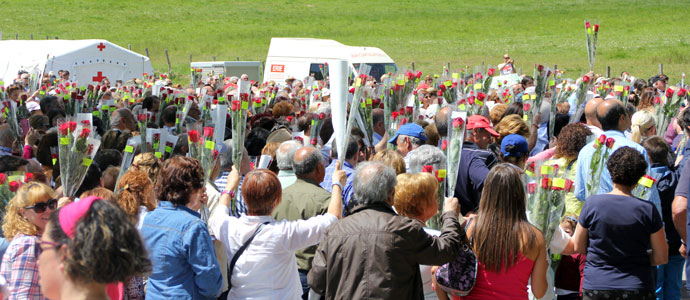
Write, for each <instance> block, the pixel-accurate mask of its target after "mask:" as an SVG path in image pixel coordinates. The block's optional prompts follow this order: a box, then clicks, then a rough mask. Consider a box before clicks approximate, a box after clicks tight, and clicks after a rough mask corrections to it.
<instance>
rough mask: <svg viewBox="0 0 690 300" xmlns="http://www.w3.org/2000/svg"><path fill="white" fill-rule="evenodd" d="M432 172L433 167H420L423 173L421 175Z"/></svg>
mask: <svg viewBox="0 0 690 300" xmlns="http://www.w3.org/2000/svg"><path fill="white" fill-rule="evenodd" d="M433 171H434V167H433V166H423V167H422V172H423V173H431V172H433Z"/></svg>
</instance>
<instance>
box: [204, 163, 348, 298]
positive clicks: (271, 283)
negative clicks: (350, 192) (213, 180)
mask: <svg viewBox="0 0 690 300" xmlns="http://www.w3.org/2000/svg"><path fill="white" fill-rule="evenodd" d="M317 155H318V153H317ZM336 165H338V164H337V163H336ZM346 179H347V176H346V174H345V172H344V171H342V170H340V167H336V171H335V172H333V178H332V182H333V186H332V188H333V190H332V191H331V201H330V203H329V205H328V211H327V213H326V214H324V215H319V216H315V217H311V218H309V219H307V220H297V221H281V222H277V221H276V220H275V219H274V218H273V217H272V215H273V209H274V208H275V207H276V206H277V205H278V203H280V201H281V194H282V189H281V187H280V181H278V177H276V175H275V174H274V173H273V172H271V171H268V170H266V169H258V170H254V171H251V172H249V173H248V174H247V175H245V176H244V180H243V183H242V196H243V197H244V201H245V204H246V205H247V214H246V215H245V214H243V215H242V216H241V217H240V218H234V217H231V216H229V214H228V212H229V209H228V206H229V205H230V200H231V198H232V197H231V196H232V194H234V191H235V190H236V189H237V187H238V185H239V173H238V171H237V169H236V168H235V167H234V166H233V171H232V172H231V173H230V176H228V184H227V186H226V189H225V191H224V192H223V195H222V196H221V199H220V204H219V208H217V209H216V211H215V213H214V215H213V216H211V219H210V220H209V223H210V226H211V229H212V230H213V232H214V234H215V235H216V237H217V238H218V239H219V240H220V241H221V242H222V243H223V244H224V245H225V250H226V251H227V254H228V260H229V261H231V263H230V266H229V267H228V281H229V282H228V285H229V287H230V291H229V293H228V299H257V298H261V299H300V298H301V297H302V293H303V292H302V285H301V283H300V278H299V275H298V274H299V273H298V272H297V262H296V259H295V251H297V250H299V249H303V248H306V247H309V246H312V245H315V244H317V243H318V242H319V241H320V240H321V238H322V236H323V235H324V232H325V231H326V228H328V226H330V225H331V224H333V223H334V222H335V221H336V220H338V219H339V218H340V217H341V216H342V209H343V204H342V186H343V185H344V184H345V181H346ZM250 244H251V246H250ZM244 250H246V251H244Z"/></svg>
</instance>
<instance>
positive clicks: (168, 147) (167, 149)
mask: <svg viewBox="0 0 690 300" xmlns="http://www.w3.org/2000/svg"><path fill="white" fill-rule="evenodd" d="M172 150H173V149H172V147H170V146H165V152H168V153H172Z"/></svg>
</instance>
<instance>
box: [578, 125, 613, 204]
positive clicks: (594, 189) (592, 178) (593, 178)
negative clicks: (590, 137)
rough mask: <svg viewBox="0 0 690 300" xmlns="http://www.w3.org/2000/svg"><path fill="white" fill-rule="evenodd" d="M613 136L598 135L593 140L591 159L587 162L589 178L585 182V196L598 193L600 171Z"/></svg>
mask: <svg viewBox="0 0 690 300" xmlns="http://www.w3.org/2000/svg"><path fill="white" fill-rule="evenodd" d="M614 143H615V140H614V139H613V138H607V137H606V135H603V134H602V135H600V136H599V138H597V139H596V140H595V141H594V145H593V146H594V148H596V150H594V154H592V161H591V162H590V164H589V178H587V182H586V183H585V189H586V192H587V194H586V197H589V196H592V195H597V194H599V182H600V179H601V172H602V171H603V170H604V168H605V167H606V166H605V165H606V160H607V159H608V158H609V155H611V153H612V152H613V151H611V149H612V148H613V144H614Z"/></svg>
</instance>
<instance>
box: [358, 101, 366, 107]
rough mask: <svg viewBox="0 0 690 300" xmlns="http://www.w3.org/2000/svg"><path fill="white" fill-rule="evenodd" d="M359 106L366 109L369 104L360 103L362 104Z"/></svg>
mask: <svg viewBox="0 0 690 300" xmlns="http://www.w3.org/2000/svg"><path fill="white" fill-rule="evenodd" d="M359 106H361V107H362V108H365V107H367V104H366V103H364V102H360V103H359Z"/></svg>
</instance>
